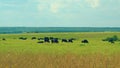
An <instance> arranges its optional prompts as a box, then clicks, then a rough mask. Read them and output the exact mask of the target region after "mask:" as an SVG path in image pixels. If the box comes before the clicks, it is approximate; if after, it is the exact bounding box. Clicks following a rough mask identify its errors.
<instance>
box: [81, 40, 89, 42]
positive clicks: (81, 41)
mask: <svg viewBox="0 0 120 68" xmlns="http://www.w3.org/2000/svg"><path fill="white" fill-rule="evenodd" d="M81 42H82V43H89V42H88V40H86V39H85V40H82V41H81Z"/></svg>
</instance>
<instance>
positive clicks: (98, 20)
mask: <svg viewBox="0 0 120 68" xmlns="http://www.w3.org/2000/svg"><path fill="white" fill-rule="evenodd" d="M0 27H120V0H0Z"/></svg>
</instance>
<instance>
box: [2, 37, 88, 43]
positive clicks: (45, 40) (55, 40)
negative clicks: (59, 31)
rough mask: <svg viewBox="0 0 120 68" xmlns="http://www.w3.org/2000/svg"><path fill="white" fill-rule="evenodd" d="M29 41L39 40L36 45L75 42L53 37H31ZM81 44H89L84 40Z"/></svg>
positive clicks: (71, 39) (24, 38) (21, 38)
mask: <svg viewBox="0 0 120 68" xmlns="http://www.w3.org/2000/svg"><path fill="white" fill-rule="evenodd" d="M19 39H20V40H27V38H26V37H19ZM2 40H4V41H5V40H6V39H5V38H2ZM31 40H39V41H38V42H37V43H59V42H60V41H61V42H66V43H73V41H74V40H76V39H75V38H69V39H65V38H62V39H60V38H54V37H44V38H37V37H32V38H31ZM81 42H82V43H89V42H88V40H86V39H84V40H82V41H81Z"/></svg>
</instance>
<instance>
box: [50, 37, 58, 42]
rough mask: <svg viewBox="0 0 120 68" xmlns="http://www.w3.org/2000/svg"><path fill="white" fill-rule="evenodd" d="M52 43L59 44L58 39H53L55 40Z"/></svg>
mask: <svg viewBox="0 0 120 68" xmlns="http://www.w3.org/2000/svg"><path fill="white" fill-rule="evenodd" d="M51 42H52V43H59V41H58V38H53V39H52V40H51Z"/></svg>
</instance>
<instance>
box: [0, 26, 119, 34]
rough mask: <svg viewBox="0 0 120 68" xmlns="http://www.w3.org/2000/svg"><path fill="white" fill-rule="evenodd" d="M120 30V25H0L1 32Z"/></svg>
mask: <svg viewBox="0 0 120 68" xmlns="http://www.w3.org/2000/svg"><path fill="white" fill-rule="evenodd" d="M40 32H120V27H0V33H1V34H6V33H40Z"/></svg>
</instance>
